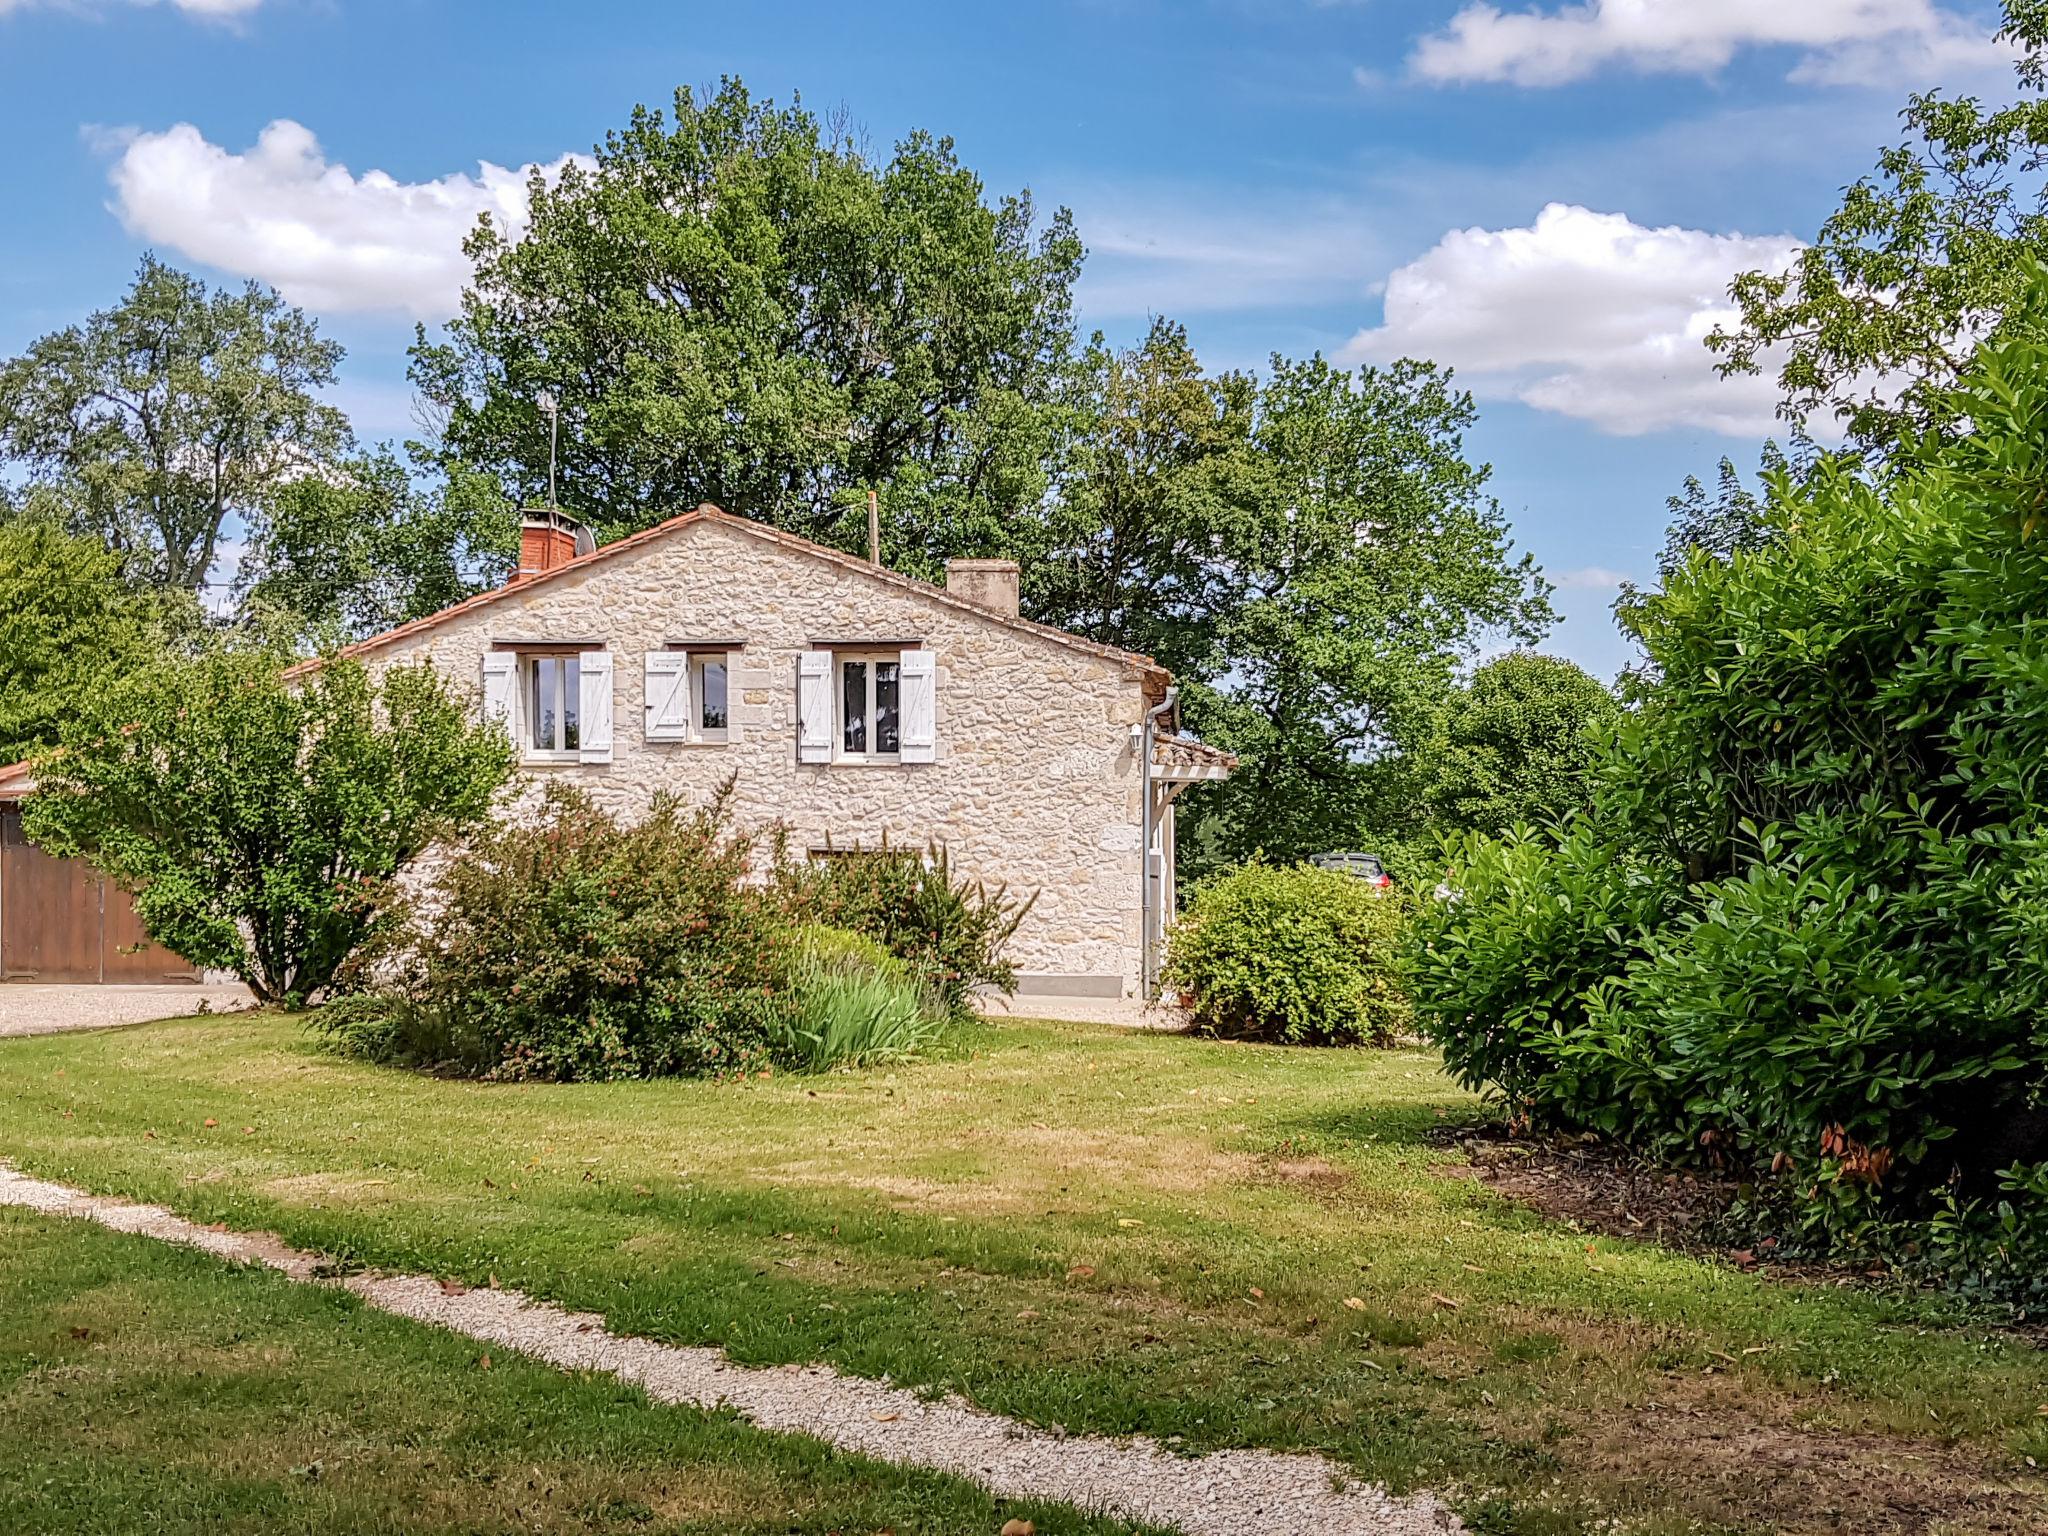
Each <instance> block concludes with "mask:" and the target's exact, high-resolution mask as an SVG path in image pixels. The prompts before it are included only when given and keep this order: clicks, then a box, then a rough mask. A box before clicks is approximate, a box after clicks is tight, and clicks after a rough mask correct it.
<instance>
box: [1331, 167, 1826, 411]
mask: <svg viewBox="0 0 2048 1536" xmlns="http://www.w3.org/2000/svg"><path fill="white" fill-rule="evenodd" d="M1798 249H1799V243H1798V242H1797V241H1795V240H1793V239H1792V238H1791V237H1789V236H1785V235H1765V236H1751V235H1720V234H1713V233H1710V232H1708V231H1705V230H1697V229H1683V228H1678V227H1676V226H1667V227H1665V228H1662V229H1646V228H1644V227H1643V226H1642V225H1640V224H1636V223H1634V222H1632V221H1631V220H1630V219H1628V218H1627V217H1626V216H1625V215H1622V214H1618V213H1595V212H1593V211H1592V210H1590V209H1587V208H1581V207H1577V206H1574V205H1571V204H1564V203H1552V204H1550V205H1549V206H1548V207H1546V208H1545V209H1544V210H1543V211H1542V212H1541V213H1540V214H1538V215H1537V217H1536V221H1535V223H1533V224H1531V225H1528V226H1525V227H1521V228H1514V229H1458V230H1452V231H1451V232H1450V233H1449V234H1447V235H1445V236H1444V237H1443V238H1442V239H1441V240H1439V241H1438V242H1437V244H1436V246H1435V247H1434V248H1433V249H1431V250H1429V251H1427V252H1425V253H1424V254H1423V255H1422V256H1420V257H1418V258H1417V259H1416V260H1414V261H1412V262H1409V263H1408V264H1407V265H1406V266H1404V267H1401V268H1399V269H1398V270H1397V271H1395V272H1394V273H1393V275H1392V276H1391V277H1389V278H1388V279H1387V285H1386V308H1385V318H1384V322H1383V323H1382V324H1381V325H1379V326H1377V327H1374V328H1372V329H1368V330H1364V331H1361V332H1359V333H1358V335H1356V336H1355V337H1353V338H1352V339H1351V341H1350V342H1349V343H1348V344H1347V346H1346V347H1345V348H1344V354H1343V355H1344V356H1345V357H1346V358H1347V359H1348V360H1351V361H1362V362H1384V361H1387V360H1390V359H1392V358H1395V357H1402V356H1408V357H1427V358H1434V359H1435V360H1436V361H1438V362H1441V363H1447V364H1449V365H1450V366H1451V367H1453V368H1455V369H1456V370H1457V371H1458V373H1459V376H1460V378H1461V380H1462V382H1463V383H1464V384H1465V385H1466V386H1467V387H1468V388H1471V389H1473V390H1474V391H1475V392H1476V393H1479V394H1481V395H1483V396H1487V397H1490V398H1495V399H1514V400H1519V401H1521V402H1523V403H1524V404H1526V405H1530V406H1534V407H1535V408H1536V409H1538V410H1544V411H1554V412H1556V413H1558V414H1559V415H1563V416H1570V417H1573V418H1575V419H1577V420H1580V421H1585V422H1589V423H1591V424H1593V425H1594V426H1596V427H1599V428H1600V429H1602V430H1603V431H1607V432H1613V433H1618V434H1623V435H1634V434H1637V433H1643V432H1656V431H1661V430H1664V429H1666V428H1671V427H1699V428H1705V429H1707V430H1709V431H1714V432H1724V433H1727V434H1729V435H1731V436H1739V437H1758V436H1763V435H1766V434H1768V433H1770V432H1772V431H1774V430H1779V427H1778V424H1777V422H1776V418H1775V414H1774V412H1775V407H1776V403H1777V396H1778V391H1777V386H1776V384H1775V382H1774V377H1773V372H1772V370H1771V369H1769V368H1768V367H1767V368H1766V370H1765V372H1764V374H1763V375H1762V376H1760V377H1736V378H1729V379H1723V378H1721V377H1719V376H1718V375H1717V374H1716V373H1715V372H1714V360H1713V357H1712V355H1711V354H1710V353H1709V352H1708V351H1707V350H1706V347H1705V345H1704V342H1705V339H1706V337H1707V335H1708V333H1709V332H1711V331H1712V330H1713V329H1714V327H1715V326H1716V325H1717V324H1721V323H1723V322H1728V321H1732V320H1733V319H1734V318H1735V313H1734V310H1733V308H1732V306H1731V305H1730V304H1729V302H1728V299H1727V288H1728V282H1729V279H1730V278H1732V277H1733V276H1734V275H1735V274H1736V273H1737V272H1741V271H1745V270H1748V269H1751V268H1763V269H1768V270H1772V271H1781V270H1783V269H1784V268H1785V266H1786V265H1788V264H1789V263H1790V261H1791V260H1792V257H1793V255H1794V253H1796V252H1797V251H1798Z"/></svg>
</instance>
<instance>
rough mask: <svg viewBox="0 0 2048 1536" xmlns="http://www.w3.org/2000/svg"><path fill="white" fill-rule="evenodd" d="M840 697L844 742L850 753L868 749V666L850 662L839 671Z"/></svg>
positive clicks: (862, 663) (843, 664)
mask: <svg viewBox="0 0 2048 1536" xmlns="http://www.w3.org/2000/svg"><path fill="white" fill-rule="evenodd" d="M839 695H840V700H841V703H840V710H841V720H842V722H843V726H844V733H845V734H844V740H845V743H846V750H847V751H849V752H862V753H864V752H866V751H867V749H868V664H867V663H866V662H864V661H849V662H844V663H842V664H841V666H840V669H839Z"/></svg>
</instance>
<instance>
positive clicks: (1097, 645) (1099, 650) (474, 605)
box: [286, 502, 1167, 678]
mask: <svg viewBox="0 0 2048 1536" xmlns="http://www.w3.org/2000/svg"><path fill="white" fill-rule="evenodd" d="M703 522H708V523H716V524H718V525H719V526H720V527H724V528H731V529H735V530H737V531H739V532H741V533H745V534H747V535H749V536H751V537H753V538H757V539H763V540H766V541H767V542H769V543H771V544H779V545H781V546H782V547H783V548H785V549H789V550H792V551H795V552H796V553H798V554H804V555H809V556H811V557H812V558H814V559H819V560H824V561H827V562H829V563H830V564H833V565H837V566H839V567H841V568H842V569H844V570H848V571H853V572H855V573H857V574H859V575H862V576H866V577H868V578H869V579H871V580H874V581H880V582H883V583H884V584H886V585H889V586H893V587H898V588H901V589H903V590H905V591H909V592H915V593H917V594H918V595H919V596H920V597H925V598H929V599H931V600H932V601H934V602H938V603H943V604H944V605H946V606H947V607H949V608H957V609H959V610H961V611H962V612H963V613H971V614H973V615H975V617H977V618H981V619H986V620H988V621H989V622H990V623H992V624H1001V625H1003V626H1004V627H1006V628H1009V629H1015V630H1020V631H1022V632H1024V633H1025V634H1032V635H1037V636H1039V637H1040V638H1042V639H1046V640H1051V641H1053V642H1055V643H1057V644H1060V645H1066V646H1071V647H1072V648H1074V649H1075V650H1080V651H1086V652H1088V653H1089V654H1090V655H1094V656H1100V657H1103V658H1104V659H1105V660H1109V661H1115V662H1121V663H1122V664H1124V665H1125V666H1129V667H1135V668H1137V669H1138V670H1139V671H1141V672H1149V673H1155V674H1157V675H1158V676H1159V677H1161V678H1164V677H1165V676H1166V675H1167V673H1166V668H1164V667H1162V666H1160V665H1159V663H1158V662H1156V661H1154V660H1153V659H1152V658H1151V657H1150V656H1141V655H1139V654H1138V653H1137V652H1136V651H1126V650H1122V649H1119V648H1118V647H1116V646H1113V645H1104V644H1102V643H1101V642H1099V641H1095V640H1085V639H1083V638H1082V637H1081V636H1079V635H1073V634H1069V633H1067V631H1065V630H1064V629H1055V628H1053V627H1052V626H1051V625H1050V624H1038V623H1034V622H1033V621H1032V620H1030V619H1024V618H1011V617H1009V616H1008V615H1006V614H1001V613H992V612H991V611H989V610H988V609H986V608H983V607H982V606H980V605H979V604H977V603H970V602H968V601H967V600H966V599H965V598H961V597H955V596H954V595H953V594H952V593H950V592H948V591H947V590H946V589H945V588H944V587H936V586H933V585H932V584H931V583H930V582H928V581H919V580H918V579H917V578H916V577H914V576H905V575H903V574H902V573H901V572H900V571H892V570H889V569H887V568H886V567H884V566H877V565H870V564H869V563H868V562H867V561H865V560H863V559H860V558H859V557H858V556H855V555H849V554H847V553H845V552H844V551H843V550H837V549H832V548H830V547H828V546H826V545H823V544H815V543H813V542H812V541H811V540H809V539H804V538H799V537H798V536H797V535H795V534H793V533H785V532H783V531H782V530H781V529H780V528H771V527H769V526H768V525H767V524H766V523H757V522H755V521H754V520H753V519H752V518H749V517H736V516H734V515H733V514H732V513H730V512H726V511H722V510H721V509H719V508H717V507H714V506H712V505H711V503H709V502H705V503H704V504H703V505H702V506H699V507H694V508H692V509H691V510H690V511H688V512H682V513H678V514H677V515H676V516H674V517H671V518H669V519H667V520H666V521H664V522H659V523H656V524H655V525H654V526H653V527H652V528H646V529H642V530H641V531H640V532H639V533H635V534H629V535H628V536H627V537H625V538H623V539H615V540H613V541H612V542H611V543H609V544H601V545H599V546H598V547H597V548H596V549H594V550H592V551H591V552H590V553H589V554H587V555H579V556H577V557H576V558H575V559H574V560H570V561H567V562H565V563H564V564H561V565H558V566H556V567H555V568H554V569H553V570H550V571H542V572H541V573H540V574H539V575H537V576H529V577H527V578H526V579H525V580H524V581H515V582H512V583H511V584H509V585H507V586H502V587H493V588H492V589H491V590H490V591H488V592H479V593H477V594H476V596H474V597H470V598H465V599H463V601H461V602H459V603H456V604H455V605H454V606H452V607H449V608H443V609H442V610H441V611H440V612H439V613H430V614H428V615H427V616H426V617H425V618H423V619H414V620H413V621H412V622H411V623H409V624H401V625H399V626H398V627H397V628H396V629H387V630H385V631H384V632H383V633H382V634H380V635H372V636H370V637H369V638H368V639H367V640H358V641H356V642H355V644H353V645H346V646H343V647H342V648H341V650H340V652H339V653H338V654H340V655H343V656H366V655H370V654H373V653H374V652H377V651H381V650H383V649H385V648H386V647H388V646H391V645H395V644H397V643H398V642H399V641H401V640H407V639H410V638H411V637H412V636H414V635H417V634H422V633H424V632H425V631H427V630H430V629H434V628H436V627H438V626H440V625H442V624H445V623H447V622H448V621H449V620H450V619H453V618H456V617H459V616H460V615H462V614H466V613H470V612H473V611H474V610H476V609H478V608H486V607H489V606H490V605H491V604H492V603H495V602H497V601H499V600H500V599H502V598H507V597H514V596H523V595H525V594H526V593H528V592H531V591H533V590H534V589H535V588H536V587H541V586H545V585H546V584H547V583H548V582H551V581H555V580H558V579H560V578H561V577H564V576H568V575H571V574H574V573H578V572H581V571H585V570H588V569H589V568H590V567H591V566H593V565H595V564H597V563H598V562H599V561H602V560H609V559H610V558H611V557H612V556H614V555H619V554H623V553H625V552H626V551H627V550H629V549H637V548H639V547H641V546H642V545H645V544H651V543H653V542H654V541H655V540H657V539H659V538H662V537H664V536H666V535H668V534H671V533H674V532H676V531H677V530H679V529H682V528H687V527H688V526H690V525H691V524H692V523H703ZM319 665H320V663H319V660H318V659H317V658H316V659H314V660H311V661H302V662H300V663H299V664H298V665H297V666H295V667H293V668H291V669H290V671H289V672H287V673H286V676H291V675H293V674H296V673H300V672H304V671H307V670H309V669H311V668H313V667H317V666H319Z"/></svg>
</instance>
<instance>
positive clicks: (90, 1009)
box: [0, 981, 256, 1037]
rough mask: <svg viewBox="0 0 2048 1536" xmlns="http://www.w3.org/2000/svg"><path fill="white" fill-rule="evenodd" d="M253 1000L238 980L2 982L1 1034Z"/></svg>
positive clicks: (174, 1014) (221, 1009) (53, 1030)
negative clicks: (122, 983) (228, 982)
mask: <svg viewBox="0 0 2048 1536" xmlns="http://www.w3.org/2000/svg"><path fill="white" fill-rule="evenodd" d="M255 1006H256V999H255V998H253V997H251V996H250V995H249V989H248V988H247V987H245V986H242V985H240V984H239V983H236V984H233V985H229V986H194V985H173V986H154V985H143V986H132V987H126V986H111V987H109V986H97V987H94V986H71V985H68V984H66V983H62V982H37V981H10V982H6V983H4V984H0V1037H5V1036H8V1035H54V1034H59V1033H61V1032H62V1031H64V1030H68V1029H106V1028H108V1027H109V1026H111V1025H115V1024H141V1023H144V1022H146V1021H147V1020H150V1019H172V1018H182V1017H184V1016H185V1015H187V1014H192V1013H198V1012H200V1011H201V1010H202V1009H203V1010H206V1011H208V1012H213V1013H232V1012H234V1011H236V1010H237V1009H241V1008H253V1007H255Z"/></svg>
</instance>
